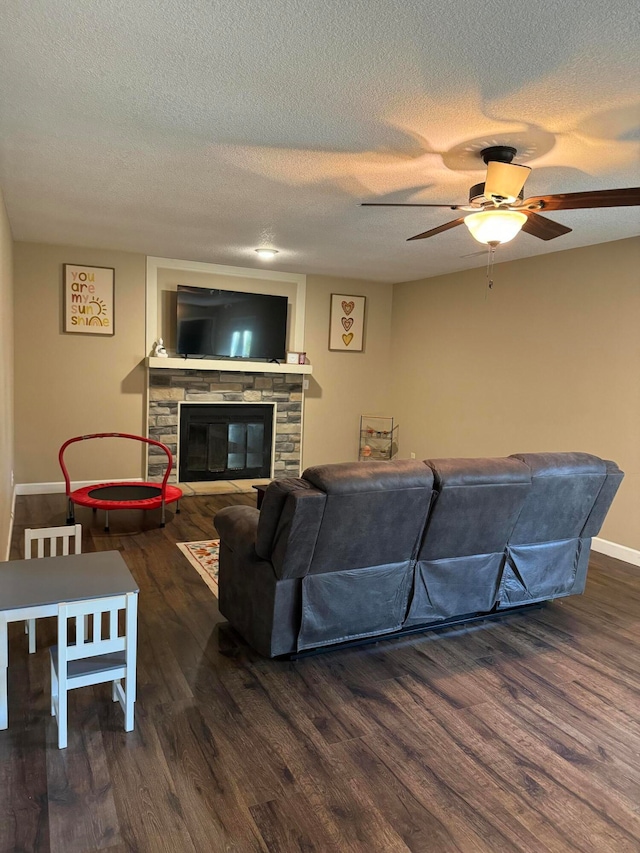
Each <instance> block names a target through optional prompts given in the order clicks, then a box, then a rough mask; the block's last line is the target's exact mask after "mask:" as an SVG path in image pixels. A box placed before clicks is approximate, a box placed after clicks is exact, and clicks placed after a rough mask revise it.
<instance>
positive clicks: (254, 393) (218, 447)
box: [148, 359, 303, 483]
mask: <svg viewBox="0 0 640 853" xmlns="http://www.w3.org/2000/svg"><path fill="white" fill-rule="evenodd" d="M154 361H155V359H154ZM171 361H175V360H174V359H171ZM302 382H303V377H302V375H300V374H296V373H286V372H283V373H273V372H269V373H264V372H257V371H256V372H255V373H254V372H251V371H242V372H241V373H240V372H232V371H226V370H209V369H206V370H197V369H196V370H190V369H189V370H186V369H183V368H177V367H167V368H162V369H160V368H156V367H150V369H149V409H148V428H149V438H153V439H156V441H161V442H162V443H163V444H166V445H167V446H168V447H169V449H170V450H171V452H172V454H173V461H174V468H173V470H172V472H171V478H170V481H169V482H174V483H175V482H177V481H178V476H177V472H178V466H180V468H182V467H183V466H182V464H181V460H180V458H179V457H181V456H182V453H183V452H184V449H183V448H180V442H181V440H182V438H183V437H182V436H181V434H180V420H181V410H182V409H183V407H184V408H189V409H191V410H196V409H199V408H202V407H201V406H198V405H189V404H209V405H207V406H206V408H207V409H209V407H210V405H211V404H214V405H215V404H225V405H220V406H216V408H219V409H220V411H221V412H222V413H223V415H224V417H226V416H228V414H229V411H228V410H227V405H226V404H230V403H236V404H237V406H236V407H234V408H235V409H236V411H237V412H238V413H239V419H238V420H236V421H235V422H230V421H228V420H227V421H224V420H223V421H222V422H219V425H218V427H212V428H211V429H209V428H207V429H206V430H205V429H203V428H198V427H196V429H195V432H199V438H198V439H197V441H199V442H200V462H198V463H197V464H198V465H199V469H200V471H199V475H198V476H197V477H196V478H195V479H200V480H218V479H229V478H231V477H232V472H233V471H234V470H235V471H236V474H237V476H236V477H234V479H235V478H237V479H241V478H253V477H255V478H260V477H264V476H266V477H270V476H273V477H274V478H276V479H278V478H283V477H296V476H298V475H299V474H300V444H301V436H302V401H303V395H302ZM248 404H254V405H255V407H256V408H257V407H260V406H262V407H263V409H269V410H270V412H271V424H272V435H271V436H270V437H269V438H268V439H267V441H268V442H270V443H271V448H272V451H273V452H272V456H271V468H272V471H273V474H272V475H271V473H270V472H268V473H267V474H266V475H265V474H256V473H254V472H255V468H256V466H255V465H253V464H249V465H244V466H240V464H239V463H240V462H241V461H243V460H242V458H241V456H242V454H244V456H245V460H244V461H245V462H246V461H248V462H249V463H253V462H256V461H257V459H256V450H255V446H256V441H257V439H258V433H259V429H258V428H257V427H255V426H252V427H250V428H249V429H247V426H248V425H250V424H256V423H257V421H256V419H255V418H251V417H248V416H249V414H250V409H251V408H252V407H251V406H249V405H248ZM243 416H244V417H243ZM196 420H198V418H196ZM200 422H201V423H206V422H207V421H206V420H204V421H203V420H202V418H200ZM214 422H215V419H214V421H212V422H211V423H214ZM220 423H222V424H224V425H222V426H221V425H220ZM229 423H235V424H236V426H234V427H231V428H229ZM238 424H240V425H241V426H237V425H238ZM242 424H244V426H242ZM194 434H195V433H194ZM225 436H226V437H225ZM263 438H264V435H263ZM225 442H226V444H225V448H226V449H225V450H224V452H223V450H222V444H223V443H225ZM229 442H230V444H229ZM227 445H229V446H227ZM205 446H206V451H205ZM239 448H240V449H239ZM234 454H235V455H234ZM203 455H206V461H205V460H204V458H203ZM223 456H225V457H226V461H225V465H224V466H223V465H222V461H223ZM193 458H194V459H197V458H198V453H196V454H195V456H193ZM165 459H166V456H165V454H164V452H163V451H162V450H160V449H159V448H155V447H150V449H149V457H148V479H149V480H150V481H157V480H160V479H161V478H162V476H163V474H164V470H165V465H164V461H163V460H165ZM227 462H230V465H229V464H227ZM263 465H264V462H263ZM234 466H237V467H236V468H235V469H234ZM241 467H244V468H246V473H242V472H241ZM209 469H211V470H209ZM221 469H222V470H221ZM185 470H186V469H185ZM262 470H264V468H262ZM182 482H188V481H185V480H182Z"/></svg>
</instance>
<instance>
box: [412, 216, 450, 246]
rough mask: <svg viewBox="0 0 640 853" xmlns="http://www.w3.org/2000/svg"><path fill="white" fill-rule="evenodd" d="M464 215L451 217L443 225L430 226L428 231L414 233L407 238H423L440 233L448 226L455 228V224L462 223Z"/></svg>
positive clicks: (446, 229) (448, 227)
mask: <svg viewBox="0 0 640 853" xmlns="http://www.w3.org/2000/svg"><path fill="white" fill-rule="evenodd" d="M463 222H464V216H463V217H461V218H460V219H453V220H452V221H451V222H445V224H444V225H438V227H437V228H432V229H431V230H430V231H423V232H422V234H416V235H415V237H408V238H407V242H409V240H424V239H425V238H426V237H435V235H436V234H442V232H443V231H448V230H449V229H450V228H455V227H456V226H457V225H462V223H463Z"/></svg>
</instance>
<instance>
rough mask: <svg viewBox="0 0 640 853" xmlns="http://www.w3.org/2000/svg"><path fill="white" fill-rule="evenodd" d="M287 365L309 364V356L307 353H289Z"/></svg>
mask: <svg viewBox="0 0 640 853" xmlns="http://www.w3.org/2000/svg"><path fill="white" fill-rule="evenodd" d="M286 363H287V364H306V363H307V354H306V352H288V353H287V359H286Z"/></svg>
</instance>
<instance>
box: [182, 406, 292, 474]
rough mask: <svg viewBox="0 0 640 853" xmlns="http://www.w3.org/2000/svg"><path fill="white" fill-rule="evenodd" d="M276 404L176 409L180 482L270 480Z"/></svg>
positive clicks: (183, 407)
mask: <svg viewBox="0 0 640 853" xmlns="http://www.w3.org/2000/svg"><path fill="white" fill-rule="evenodd" d="M274 410H275V404H274V403H180V404H179V405H178V411H179V413H180V417H179V423H178V435H179V444H178V477H179V479H180V482H182V483H189V482H198V481H203V480H208V481H211V480H232V479H233V480H236V479H253V478H264V477H271V476H272V471H271V459H272V450H273V440H272V437H273V416H274Z"/></svg>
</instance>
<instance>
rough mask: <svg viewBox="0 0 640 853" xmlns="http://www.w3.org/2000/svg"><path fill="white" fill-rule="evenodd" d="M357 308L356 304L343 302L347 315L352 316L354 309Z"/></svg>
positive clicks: (343, 308)
mask: <svg viewBox="0 0 640 853" xmlns="http://www.w3.org/2000/svg"><path fill="white" fill-rule="evenodd" d="M355 307H356V303H355V302H345V301H344V300H342V310H343V311H344V313H345V314H351V312H352V311H353V309H354V308H355Z"/></svg>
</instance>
